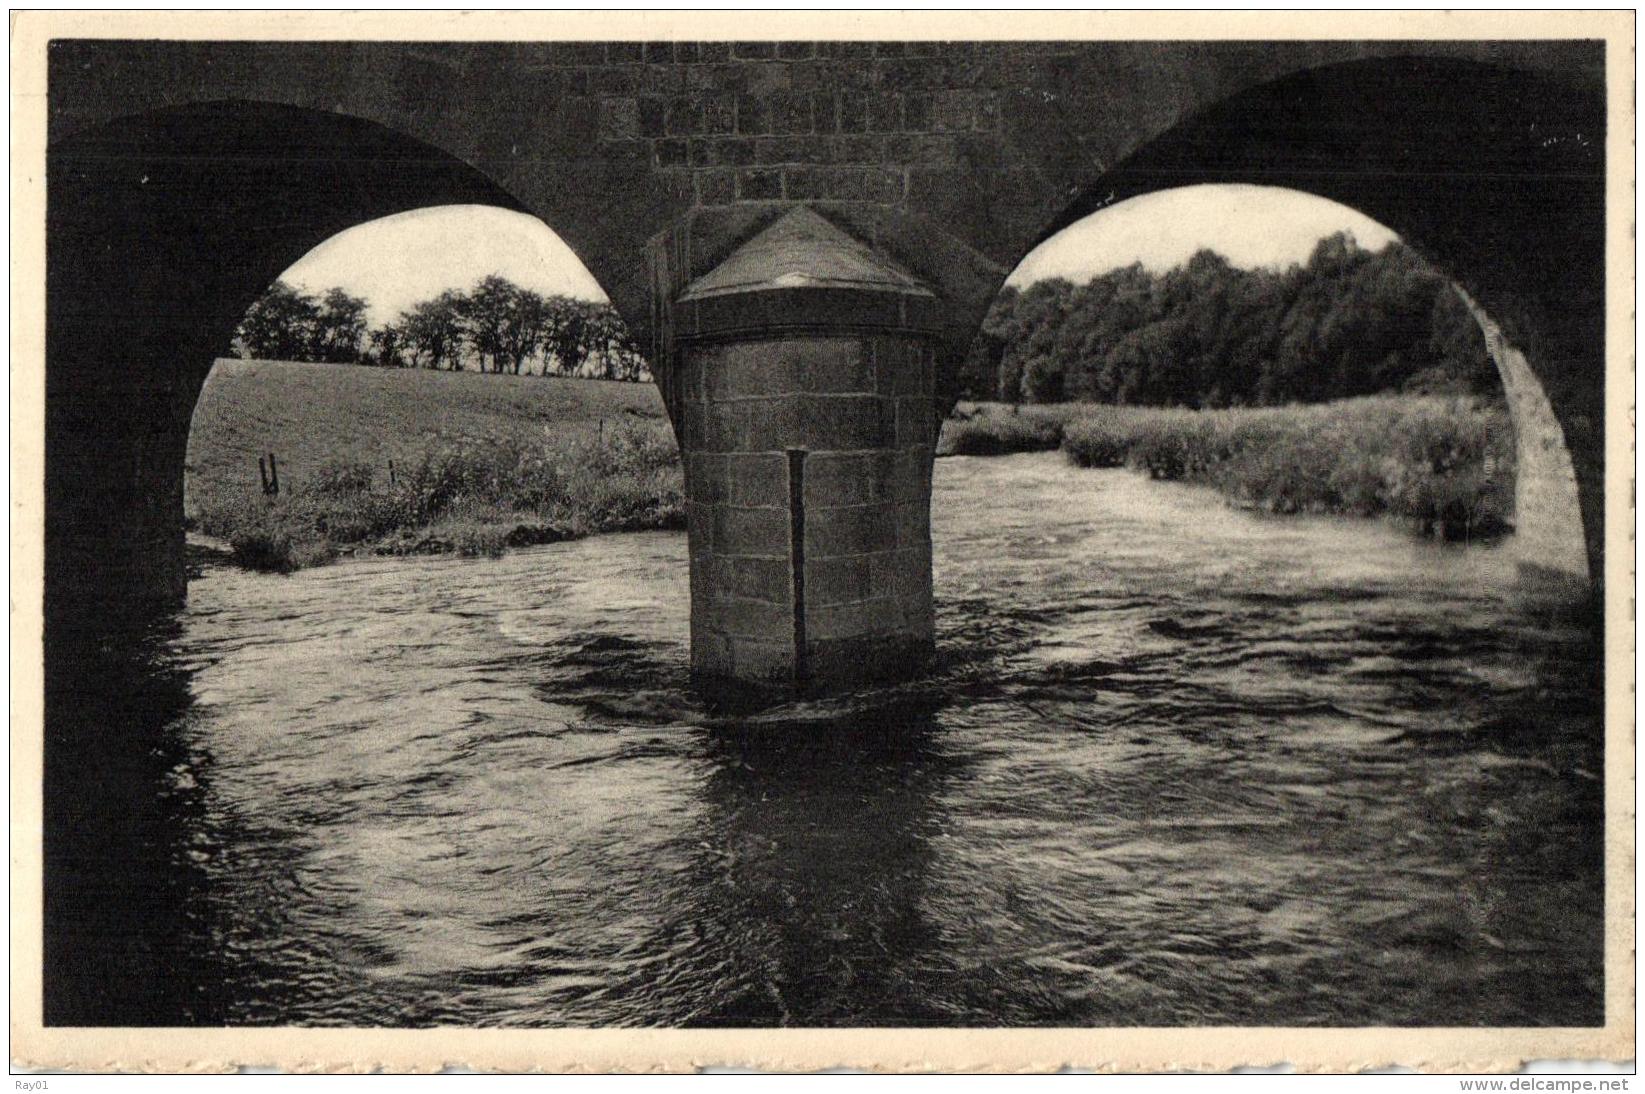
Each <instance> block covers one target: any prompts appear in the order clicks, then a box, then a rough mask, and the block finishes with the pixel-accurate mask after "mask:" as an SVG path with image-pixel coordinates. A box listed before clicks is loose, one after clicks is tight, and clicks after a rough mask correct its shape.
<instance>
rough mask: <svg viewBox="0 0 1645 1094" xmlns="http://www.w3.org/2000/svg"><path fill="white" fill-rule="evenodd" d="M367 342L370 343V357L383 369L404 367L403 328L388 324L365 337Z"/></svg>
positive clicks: (396, 324) (405, 362) (404, 342)
mask: <svg viewBox="0 0 1645 1094" xmlns="http://www.w3.org/2000/svg"><path fill="white" fill-rule="evenodd" d="M367 341H369V342H370V343H371V355H372V357H374V358H375V359H376V361H377V363H378V364H379V365H382V366H383V367H385V368H405V367H406V364H407V361H406V359H405V356H404V351H405V348H406V335H405V327H404V326H402V325H401V324H400V323H388V324H385V325H384V326H381V327H378V328H377V329H376V330H374V331H372V332H371V333H370V334H369V335H367Z"/></svg>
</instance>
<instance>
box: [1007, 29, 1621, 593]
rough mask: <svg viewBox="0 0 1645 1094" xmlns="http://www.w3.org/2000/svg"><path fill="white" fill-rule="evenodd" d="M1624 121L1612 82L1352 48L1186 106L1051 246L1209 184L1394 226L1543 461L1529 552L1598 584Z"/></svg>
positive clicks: (1523, 453)
mask: <svg viewBox="0 0 1645 1094" xmlns="http://www.w3.org/2000/svg"><path fill="white" fill-rule="evenodd" d="M1604 134H1605V111H1604V102H1603V96H1602V95H1599V94H1597V93H1594V92H1592V91H1589V90H1587V89H1584V88H1581V87H1577V86H1573V85H1572V84H1570V83H1568V82H1565V81H1563V80H1559V79H1556V78H1553V77H1551V76H1549V75H1547V74H1545V73H1539V72H1532V71H1528V70H1523V69H1516V68H1507V67H1503V66H1498V65H1492V64H1486V63H1481V62H1477V61H1471V60H1458V59H1452V58H1431V57H1393V58H1376V59H1371V60H1360V61H1349V62H1344V63H1340V64H1332V65H1327V66H1324V67H1320V68H1315V69H1310V70H1306V71H1303V72H1299V73H1295V74H1292V75H1289V76H1286V77H1283V78H1281V79H1278V80H1275V81H1272V82H1270V83H1266V84H1262V85H1259V86H1256V87H1252V88H1248V89H1246V90H1244V91H1241V92H1239V93H1237V94H1234V95H1232V96H1230V97H1228V98H1226V99H1224V100H1222V101H1221V102H1218V103H1214V104H1212V105H1210V106H1208V107H1205V108H1203V109H1201V110H1199V111H1197V112H1194V113H1192V114H1190V115H1188V116H1187V117H1185V118H1183V119H1182V120H1181V121H1179V122H1178V123H1177V124H1176V125H1175V126H1173V127H1171V128H1169V129H1167V130H1165V131H1164V132H1162V133H1160V134H1159V135H1157V136H1156V137H1154V138H1153V139H1152V140H1149V141H1147V142H1146V143H1143V144H1141V145H1140V146H1139V147H1137V148H1135V149H1134V150H1133V151H1132V152H1131V153H1130V154H1129V155H1128V156H1126V157H1125V158H1124V159H1123V160H1122V161H1121V162H1119V163H1118V164H1117V165H1116V166H1114V167H1113V168H1112V169H1111V170H1107V171H1104V172H1102V173H1101V174H1099V175H1097V176H1096V177H1095V178H1093V179H1092V180H1091V181H1090V182H1089V183H1088V184H1086V185H1085V186H1084V187H1083V189H1082V191H1081V193H1080V195H1079V196H1078V197H1077V198H1076V199H1075V200H1074V201H1072V202H1070V203H1069V204H1068V205H1066V206H1065V207H1064V208H1062V209H1061V210H1060V211H1058V212H1057V213H1056V214H1055V215H1054V216H1052V217H1051V218H1049V219H1048V220H1047V222H1046V223H1045V225H1044V227H1043V228H1042V229H1041V231H1040V232H1039V234H1038V236H1037V237H1035V238H1034V240H1033V246H1037V245H1038V244H1039V243H1040V242H1043V241H1044V240H1046V239H1048V238H1049V237H1051V236H1052V235H1055V234H1056V233H1057V232H1059V231H1061V230H1062V229H1063V228H1065V227H1067V226H1068V225H1070V224H1072V223H1074V222H1075V221H1077V220H1080V219H1082V218H1083V217H1085V216H1088V215H1090V214H1091V213H1094V212H1097V211H1099V210H1100V209H1103V208H1106V207H1108V206H1111V205H1114V204H1117V203H1119V202H1122V201H1125V200H1128V199H1130V198H1134V197H1140V196H1142V195H1144V194H1149V193H1155V192H1158V191H1163V190H1170V189H1176V188H1178V187H1183V186H1191V185H1199V184H1205V183H1245V184H1250V185H1259V186H1270V187H1283V188H1286V189H1291V190H1297V191H1301V192H1304V193H1308V194H1313V195H1316V196H1318V197H1322V198H1326V199H1329V200H1331V201H1334V202H1336V203H1338V204H1340V205H1344V206H1347V207H1349V208H1351V209H1354V210H1356V211H1358V212H1360V213H1363V214H1365V215H1366V216H1368V217H1370V218H1372V219H1374V220H1377V221H1379V222H1381V223H1382V224H1384V225H1386V226H1387V227H1389V228H1390V229H1392V230H1393V231H1394V232H1396V233H1397V234H1398V235H1399V236H1400V237H1401V238H1402V239H1403V240H1404V241H1405V242H1406V243H1407V244H1408V245H1410V246H1411V247H1412V248H1413V249H1415V250H1416V251H1417V252H1418V253H1419V254H1421V255H1422V256H1423V257H1424V258H1426V259H1427V260H1428V261H1429V262H1430V263H1431V264H1432V265H1433V266H1434V267H1435V268H1436V269H1437V270H1439V271H1440V272H1441V273H1443V274H1444V275H1446V276H1447V277H1449V278H1451V279H1452V280H1453V281H1454V282H1455V283H1456V284H1457V285H1458V286H1459V288H1460V289H1461V290H1462V291H1463V294H1464V298H1465V300H1466V301H1467V303H1468V305H1469V307H1470V308H1471V310H1473V312H1474V314H1475V317H1476V319H1478V320H1479V321H1480V323H1481V327H1482V329H1483V331H1484V333H1485V337H1486V343H1487V346H1488V348H1489V350H1490V352H1491V355H1492V358H1493V360H1494V361H1495V363H1496V365H1497V368H1498V371H1499V373H1500V374H1501V375H1502V378H1503V381H1504V387H1505V389H1506V391H1507V392H1508V396H1509V403H1510V411H1511V413H1512V415H1513V420H1514V424H1515V433H1516V437H1517V444H1518V450H1519V457H1520V466H1521V468H1522V469H1523V470H1522V473H1521V481H1520V484H1519V488H1518V489H1519V500H1520V503H1521V507H1522V509H1523V510H1524V511H1523V512H1522V514H1521V527H1520V530H1519V549H1520V551H1521V557H1522V560H1523V561H1524V563H1525V564H1526V565H1527V566H1528V567H1529V568H1531V569H1534V570H1537V571H1547V572H1549V573H1551V574H1552V575H1553V576H1555V577H1556V578H1558V579H1560V580H1561V581H1565V580H1570V579H1574V580H1575V581H1576V582H1577V583H1579V584H1580V585H1581V586H1584V587H1586V586H1587V585H1588V584H1589V583H1590V582H1592V583H1594V584H1595V585H1597V583H1598V582H1599V581H1600V580H1601V578H1602V575H1603V536H1604V514H1603V507H1604V464H1603V457H1604V398H1605V360H1604V290H1605V285H1604V270H1605V262H1604V239H1605V221H1604V191H1605V170H1604V144H1605V141H1604ZM1028 250H1032V246H1031V247H1029V248H1027V249H1025V250H1024V251H1023V252H1022V253H1023V255H1026V254H1027V252H1028ZM1019 257H1020V256H1019ZM1578 515H1580V525H1581V529H1582V543H1581V544H1579V545H1573V540H1572V537H1571V534H1570V531H1571V522H1572V521H1573V520H1575V519H1576V518H1577V517H1578Z"/></svg>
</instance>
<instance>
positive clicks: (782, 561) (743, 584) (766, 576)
mask: <svg viewBox="0 0 1645 1094" xmlns="http://www.w3.org/2000/svg"><path fill="white" fill-rule="evenodd" d="M705 569H710V568H708V567H705ZM710 572H711V573H712V575H713V577H712V580H713V581H714V582H715V583H716V585H717V587H718V588H719V589H720V590H721V595H727V596H732V597H740V598H744V599H748V600H763V601H765V602H766V603H769V604H791V603H792V602H793V598H794V581H793V575H792V574H791V573H790V572H789V560H788V559H786V558H737V557H730V558H719V559H715V560H714V565H713V567H712V569H711V571H710Z"/></svg>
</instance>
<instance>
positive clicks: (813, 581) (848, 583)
mask: <svg viewBox="0 0 1645 1094" xmlns="http://www.w3.org/2000/svg"><path fill="white" fill-rule="evenodd" d="M875 557H878V556H875V555H847V556H845V557H842V558H823V559H817V560H815V561H812V560H809V559H808V560H807V561H806V564H805V602H806V605H807V606H808V607H809V606H812V605H816V606H822V605H827V604H849V603H851V602H852V601H856V600H866V599H867V598H868V597H869V596H870V595H871V594H870V580H871V578H870V570H869V560H870V559H871V558H875Z"/></svg>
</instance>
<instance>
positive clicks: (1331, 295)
mask: <svg viewBox="0 0 1645 1094" xmlns="http://www.w3.org/2000/svg"><path fill="white" fill-rule="evenodd" d="M1385 391H1411V392H1426V393H1452V394H1462V393H1467V394H1477V395H1490V394H1494V393H1497V392H1500V381H1499V380H1498V377H1497V374H1496V370H1495V367H1494V366H1493V365H1492V363H1491V359H1490V356H1489V354H1488V353H1487V351H1486V348H1485V340H1484V337H1483V335H1482V334H1481V333H1480V329H1479V324H1478V323H1477V322H1475V320H1474V318H1473V316H1472V315H1471V314H1470V313H1469V311H1468V309H1467V307H1466V306H1465V305H1464V304H1463V302H1462V300H1461V298H1460V297H1459V296H1458V295H1457V293H1456V292H1455V291H1454V290H1453V288H1452V286H1451V285H1450V283H1449V282H1448V281H1446V280H1445V279H1444V278H1443V277H1442V276H1441V275H1440V274H1438V273H1437V272H1436V271H1434V269H1433V268H1432V267H1430V266H1429V265H1428V264H1427V263H1426V262H1424V261H1423V260H1422V259H1421V258H1420V257H1419V256H1418V255H1417V254H1416V252H1414V251H1412V250H1411V249H1410V248H1409V247H1407V246H1405V245H1404V244H1402V243H1398V242H1394V243H1391V244H1389V245H1388V246H1387V247H1385V248H1383V249H1381V250H1378V251H1368V250H1365V249H1364V248H1362V247H1360V246H1359V245H1358V244H1357V243H1356V242H1355V241H1354V239H1353V237H1352V236H1351V235H1349V234H1347V233H1337V234H1336V235H1333V236H1328V237H1326V238H1324V239H1322V240H1320V242H1319V243H1318V244H1317V245H1316V246H1315V248H1314V250H1313V252H1312V254H1311V255H1310V256H1309V258H1308V261H1307V262H1306V263H1304V264H1300V265H1292V266H1290V267H1289V268H1286V269H1274V268H1270V267H1255V268H1251V269H1241V268H1239V267H1236V266H1233V265H1232V264H1230V263H1229V262H1228V260H1227V259H1226V258H1224V257H1223V256H1222V255H1220V254H1218V253H1216V252H1215V251H1211V250H1201V251H1199V252H1198V253H1196V254H1195V255H1194V256H1193V257H1191V258H1190V259H1189V260H1188V261H1187V262H1185V263H1183V264H1182V265H1180V266H1177V267H1175V268H1173V269H1171V270H1167V271H1164V272H1160V273H1156V272H1152V271H1150V270H1148V269H1147V268H1145V267H1143V266H1142V265H1141V264H1132V265H1130V266H1125V267H1121V268H1118V269H1115V270H1111V271H1109V272H1107V273H1104V274H1102V275H1100V276H1098V277H1094V278H1092V279H1091V280H1090V281H1088V282H1087V283H1085V284H1084V285H1076V284H1074V283H1072V282H1070V281H1068V280H1065V279H1062V278H1051V279H1047V280H1043V281H1037V282H1035V283H1033V284H1032V285H1029V286H1028V287H1027V288H1024V289H1018V288H1016V287H1014V286H1008V287H1007V288H1005V289H1004V290H1002V291H1001V293H1000V295H999V296H998V297H997V298H996V299H995V301H994V304H993V306H992V307H991V308H990V309H989V312H988V315H987V317H986V319H985V320H984V322H983V327H982V333H981V334H980V335H979V336H978V338H977V339H976V341H975V342H974V343H973V344H972V348H971V351H970V354H969V355H968V357H967V359H966V360H965V362H964V364H963V366H962V369H961V394H962V397H964V398H969V399H981V400H999V401H1002V402H1008V403H1054V402H1068V401H1078V402H1096V403H1112V404H1120V405H1142V406H1185V407H1198V408H1210V407H1227V406H1273V405H1280V404H1285V403H1314V402H1324V401H1327V400H1331V399H1341V398H1350V397H1353V396H1357V395H1370V394H1375V393H1378V392H1385Z"/></svg>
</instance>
